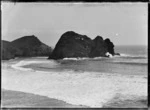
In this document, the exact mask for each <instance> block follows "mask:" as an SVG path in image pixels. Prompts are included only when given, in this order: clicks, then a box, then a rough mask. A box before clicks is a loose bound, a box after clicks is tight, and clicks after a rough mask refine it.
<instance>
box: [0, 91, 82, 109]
mask: <svg viewBox="0 0 150 110" xmlns="http://www.w3.org/2000/svg"><path fill="white" fill-rule="evenodd" d="M1 98H2V100H1V107H2V108H28V107H29V108H66V107H67V108H68V107H69V108H74V107H76V108H80V107H83V106H76V105H71V104H68V103H66V102H64V101H61V100H57V99H53V98H48V97H46V96H40V95H34V94H31V93H24V92H18V91H12V90H4V89H2V91H1Z"/></svg>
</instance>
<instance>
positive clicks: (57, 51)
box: [49, 31, 114, 59]
mask: <svg viewBox="0 0 150 110" xmlns="http://www.w3.org/2000/svg"><path fill="white" fill-rule="evenodd" d="M113 48H114V45H113V43H112V42H111V41H110V40H109V39H108V40H107V39H106V40H103V38H102V37H101V36H97V37H96V38H95V39H94V40H92V39H90V38H89V37H87V36H86V35H80V34H78V33H75V32H73V31H68V32H66V33H64V34H63V35H62V36H61V38H60V39H59V41H58V42H57V44H56V46H55V48H54V50H53V52H52V54H51V55H50V56H49V59H62V58H65V57H67V58H70V57H98V56H103V57H106V52H109V53H111V54H112V55H114V49H113Z"/></svg>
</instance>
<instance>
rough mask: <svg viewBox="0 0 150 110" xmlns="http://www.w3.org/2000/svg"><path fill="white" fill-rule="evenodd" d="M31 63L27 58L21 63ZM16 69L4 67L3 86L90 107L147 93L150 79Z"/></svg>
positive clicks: (107, 74) (109, 74)
mask: <svg viewBox="0 0 150 110" xmlns="http://www.w3.org/2000/svg"><path fill="white" fill-rule="evenodd" d="M31 62H32V63H33V61H29V62H24V61H23V62H20V63H19V64H18V65H19V66H21V65H24V64H29V63H30V64H31ZM36 63H37V62H36ZM18 65H17V66H18ZM16 69H17V71H16V70H13V69H12V70H7V69H6V70H2V88H4V89H8V90H15V91H22V92H28V93H34V94H38V95H43V96H48V97H50V98H56V99H59V100H64V101H66V102H68V103H71V104H75V105H86V106H90V107H102V106H103V104H105V103H107V102H108V101H109V100H111V99H113V98H114V97H115V96H116V95H117V94H121V95H122V96H124V98H125V99H130V98H134V97H135V96H139V97H140V96H147V79H145V78H142V77H141V76H132V75H121V74H111V73H96V72H74V71H62V72H42V71H36V72H33V71H28V73H30V74H26V73H27V72H26V71H22V69H21V72H20V70H18V68H16Z"/></svg>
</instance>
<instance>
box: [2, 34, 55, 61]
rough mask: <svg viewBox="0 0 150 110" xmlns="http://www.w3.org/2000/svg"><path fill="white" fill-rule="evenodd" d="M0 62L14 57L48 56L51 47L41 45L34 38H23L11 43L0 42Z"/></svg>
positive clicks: (32, 36)
mask: <svg viewBox="0 0 150 110" xmlns="http://www.w3.org/2000/svg"><path fill="white" fill-rule="evenodd" d="M1 47H2V51H1V52H2V57H1V58H2V60H9V59H13V58H15V57H34V56H49V55H50V54H51V52H52V49H51V47H49V46H47V45H46V44H44V43H42V42H41V41H40V40H39V39H38V38H37V37H36V36H34V35H31V36H24V37H21V38H19V39H16V40H14V41H12V42H8V41H4V40H2V42H1Z"/></svg>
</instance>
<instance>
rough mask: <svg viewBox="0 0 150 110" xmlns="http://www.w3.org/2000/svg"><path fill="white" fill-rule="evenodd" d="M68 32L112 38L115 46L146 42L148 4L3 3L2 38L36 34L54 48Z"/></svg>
mask: <svg viewBox="0 0 150 110" xmlns="http://www.w3.org/2000/svg"><path fill="white" fill-rule="evenodd" d="M66 31H74V32H76V33H79V34H82V35H87V36H88V37H90V38H91V39H94V38H95V37H96V36H97V35H99V36H102V37H103V38H104V39H106V38H110V40H111V41H112V42H113V43H114V45H147V43H148V5H147V3H39V2H38V3H10V2H7V3H5V2H2V40H7V41H12V40H15V39H17V38H20V37H23V36H27V35H35V36H37V37H38V38H39V39H40V40H41V41H42V42H43V43H45V44H47V45H49V46H52V47H54V46H55V45H56V43H57V42H58V40H59V38H60V37H61V35H62V34H63V33H65V32H66Z"/></svg>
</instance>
